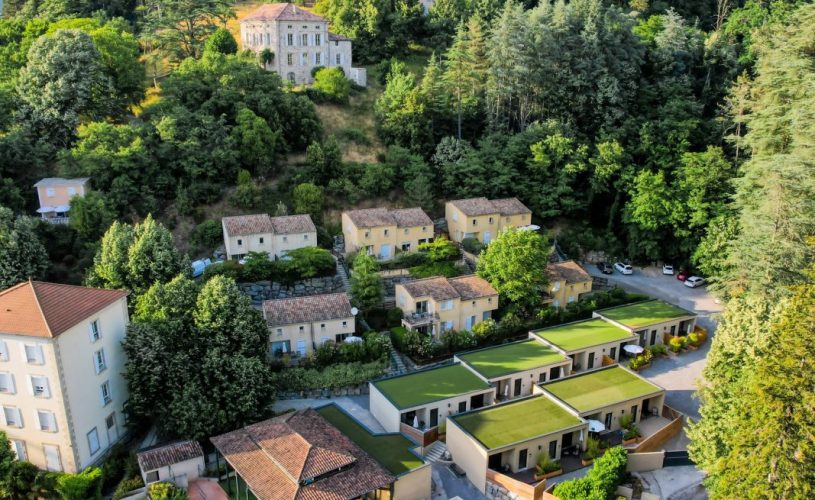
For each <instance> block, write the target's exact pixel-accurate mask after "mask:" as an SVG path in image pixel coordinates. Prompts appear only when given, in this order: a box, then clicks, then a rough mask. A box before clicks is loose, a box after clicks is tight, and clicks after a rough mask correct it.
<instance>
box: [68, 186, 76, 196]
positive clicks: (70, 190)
mask: <svg viewBox="0 0 815 500" xmlns="http://www.w3.org/2000/svg"><path fill="white" fill-rule="evenodd" d="M75 194H76V188H75V187H69V188H68V196H74V195H75Z"/></svg>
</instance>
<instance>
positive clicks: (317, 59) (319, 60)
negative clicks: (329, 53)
mask: <svg viewBox="0 0 815 500" xmlns="http://www.w3.org/2000/svg"><path fill="white" fill-rule="evenodd" d="M322 63H323V54H322V52H317V53H316V54H314V64H318V65H319V64H322Z"/></svg>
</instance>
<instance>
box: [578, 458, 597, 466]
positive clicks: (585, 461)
mask: <svg viewBox="0 0 815 500" xmlns="http://www.w3.org/2000/svg"><path fill="white" fill-rule="evenodd" d="M580 463H581V464H583V467H588V466H589V465H591V464H593V463H594V459H593V458H583V457H580Z"/></svg>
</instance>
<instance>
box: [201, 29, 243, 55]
mask: <svg viewBox="0 0 815 500" xmlns="http://www.w3.org/2000/svg"><path fill="white" fill-rule="evenodd" d="M204 51H209V52H217V53H219V54H227V55H228V54H236V53H237V52H238V42H236V41H235V37H234V36H232V33H231V32H230V31H229V30H228V29H226V28H218V29H217V30H215V32H214V33H212V35H210V36H209V38H207V42H206V43H205V44H204Z"/></svg>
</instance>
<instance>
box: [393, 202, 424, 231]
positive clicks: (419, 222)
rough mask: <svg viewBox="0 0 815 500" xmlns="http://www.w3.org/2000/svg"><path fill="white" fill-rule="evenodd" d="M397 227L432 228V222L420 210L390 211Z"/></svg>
mask: <svg viewBox="0 0 815 500" xmlns="http://www.w3.org/2000/svg"><path fill="white" fill-rule="evenodd" d="M391 215H392V216H393V218H394V219H395V220H396V226H397V227H416V226H432V225H433V221H432V220H430V217H428V216H427V214H426V213H425V212H424V210H422V209H421V208H418V207H417V208H400V209H397V210H391Z"/></svg>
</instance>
